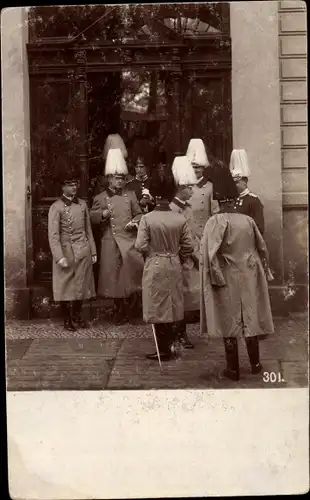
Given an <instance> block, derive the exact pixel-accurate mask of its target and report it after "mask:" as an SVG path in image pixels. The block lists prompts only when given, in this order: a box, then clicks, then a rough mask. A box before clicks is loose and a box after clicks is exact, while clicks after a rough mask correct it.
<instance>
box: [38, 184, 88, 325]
mask: <svg viewBox="0 0 310 500" xmlns="http://www.w3.org/2000/svg"><path fill="white" fill-rule="evenodd" d="M61 184H62V192H63V194H62V196H61V197H60V198H59V199H58V200H57V201H55V203H53V205H52V206H51V207H50V209H49V213H48V239H49V245H50V248H51V252H52V256H53V295H54V300H55V301H57V302H58V301H59V302H60V304H61V307H62V313H63V316H64V326H65V328H66V329H67V330H70V331H74V330H75V329H76V327H85V326H87V324H86V323H85V321H83V319H82V317H81V309H82V303H83V300H85V299H90V298H92V297H94V296H95V284H94V276H93V267H92V266H93V264H94V263H95V262H96V258H97V257H96V247H95V243H94V238H93V234H92V229H91V224H90V219H89V213H88V208H87V205H86V202H85V201H84V200H82V199H81V198H78V197H77V196H76V193H77V180H76V178H74V177H73V176H69V175H67V176H66V175H65V176H64V177H63V179H62V180H61Z"/></svg>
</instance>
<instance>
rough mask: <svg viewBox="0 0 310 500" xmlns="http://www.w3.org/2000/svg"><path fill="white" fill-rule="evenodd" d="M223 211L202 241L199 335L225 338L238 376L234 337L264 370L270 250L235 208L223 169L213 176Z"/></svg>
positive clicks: (256, 369)
mask: <svg viewBox="0 0 310 500" xmlns="http://www.w3.org/2000/svg"><path fill="white" fill-rule="evenodd" d="M212 182H213V187H214V196H216V197H217V199H218V200H219V202H220V207H221V210H220V212H219V213H217V214H215V215H213V216H212V217H210V219H209V220H208V222H207V224H206V226H205V229H204V232H203V236H202V239H201V246H200V249H201V260H200V278H201V311H200V327H201V333H202V334H203V333H208V335H209V336H210V337H220V338H221V337H223V340H224V347H225V354H226V362H227V368H226V370H224V372H223V375H224V376H225V377H227V378H229V379H232V380H239V378H240V370H239V357H238V338H239V339H240V338H243V339H244V340H245V343H246V347H247V351H248V356H249V361H250V364H251V371H252V373H253V374H258V373H261V372H262V369H263V368H262V365H261V363H260V356H259V343H258V341H259V338H260V337H262V336H263V337H265V336H266V335H269V334H272V333H273V332H274V326H273V320H272V314H271V308H270V300H269V293H268V284H267V278H268V251H267V247H266V244H265V242H264V239H263V237H262V235H261V233H260V231H259V229H258V227H257V225H256V224H255V221H254V220H253V218H251V217H249V216H247V215H244V214H241V213H238V212H237V211H236V210H235V209H234V204H235V200H236V198H237V196H238V193H237V189H236V186H235V183H234V181H233V178H232V176H231V173H230V171H229V169H228V168H227V167H222V168H220V167H219V168H215V169H214V172H213V174H212Z"/></svg>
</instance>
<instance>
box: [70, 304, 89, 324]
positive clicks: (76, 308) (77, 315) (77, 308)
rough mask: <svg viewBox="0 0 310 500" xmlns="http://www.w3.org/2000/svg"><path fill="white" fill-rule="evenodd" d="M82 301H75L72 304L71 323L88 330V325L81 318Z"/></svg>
mask: <svg viewBox="0 0 310 500" xmlns="http://www.w3.org/2000/svg"><path fill="white" fill-rule="evenodd" d="M82 306H83V301H82V300H75V301H74V302H73V303H72V310H73V322H74V323H75V324H76V326H77V327H78V328H88V326H89V325H88V323H87V321H85V320H84V319H83V318H82Z"/></svg>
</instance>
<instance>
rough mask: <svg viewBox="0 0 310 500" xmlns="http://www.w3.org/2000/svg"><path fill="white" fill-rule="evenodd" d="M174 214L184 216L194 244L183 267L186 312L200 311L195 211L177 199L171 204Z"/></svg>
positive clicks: (198, 242)
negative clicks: (191, 252)
mask: <svg viewBox="0 0 310 500" xmlns="http://www.w3.org/2000/svg"><path fill="white" fill-rule="evenodd" d="M170 208H171V210H172V211H173V212H176V213H180V214H182V215H183V216H184V217H185V219H186V221H187V224H188V228H189V230H190V233H191V238H192V243H193V247H194V250H193V256H191V257H189V258H188V259H186V261H185V262H184V263H183V265H182V271H183V293H184V311H185V312H190V311H199V309H200V277H199V267H198V265H199V257H200V238H199V236H198V234H199V231H198V228H197V227H196V223H195V220H194V216H193V211H192V208H191V205H190V204H189V203H185V204H182V203H180V201H179V200H178V199H176V198H174V199H173V200H172V202H171V203H170ZM193 257H194V258H193Z"/></svg>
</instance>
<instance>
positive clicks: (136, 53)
mask: <svg viewBox="0 0 310 500" xmlns="http://www.w3.org/2000/svg"><path fill="white" fill-rule="evenodd" d="M29 40H30V43H29V44H28V60H29V73H30V105H31V162H32V207H33V208H32V210H33V260H34V270H33V271H34V272H33V278H34V283H35V284H44V286H45V285H46V286H48V287H49V288H51V272H52V259H51V253H50V250H49V245H48V237H47V214H48V210H49V207H50V205H51V204H52V203H53V201H54V200H55V199H56V198H57V197H58V196H59V194H60V186H59V184H58V183H57V176H58V173H59V172H61V171H63V170H64V169H66V168H68V166H69V165H70V166H72V165H74V166H75V167H76V169H77V171H78V174H79V178H80V190H79V194H80V196H82V197H84V198H85V199H87V197H88V194H89V187H90V182H89V181H90V179H89V178H90V177H92V176H94V175H97V174H98V173H100V171H102V170H103V162H102V159H101V158H100V153H101V152H102V149H103V145H104V141H105V139H106V135H107V133H108V130H109V122H110V120H111V119H112V117H113V120H114V119H115V113H118V114H119V116H118V121H119V125H120V127H121V130H120V132H121V133H122V134H123V136H124V139H125V142H127V144H128V149H129V150H130V159H131V157H132V158H134V153H136V152H135V149H136V146H135V142H139V141H136V139H139V140H141V141H142V142H143V144H144V146H145V148H146V150H147V149H152V151H153V152H156V151H157V150H158V149H159V147H162V148H163V149H164V150H165V151H166V153H167V160H168V162H169V163H171V162H172V160H173V157H174V154H175V153H176V152H180V151H183V152H184V153H185V151H186V148H187V145H188V142H189V140H190V138H191V137H201V138H202V139H203V140H204V142H205V144H206V146H207V150H208V153H209V155H211V156H214V157H216V158H219V159H221V160H224V161H225V162H228V160H229V154H230V149H231V103H230V68H231V54H230V35H229V5H228V3H226V2H218V3H212V2H211V3H210V2H208V3H201V4H194V3H189V4H179V5H177V6H175V5H173V4H156V5H155V4H154V5H147V4H145V5H142V4H141V5H129V4H128V5H123V6H122V5H119V6H118V5H115V6H91V5H89V6H70V7H65V8H64V7H57V6H56V7H55V6H54V7H35V8H32V9H30V16H29ZM141 75H142V78H141ZM126 78H127V90H128V89H129V94H130V92H131V90H133V94H134V95H133V96H131V97H130V95H129V94H128V93H127V97H128V96H129V98H128V99H127V101H126V91H125V92H124V88H122V85H123V84H124V82H125V80H126ZM113 79H114V80H115V81H114V83H111V82H112V80H113ZM98 81H99V82H100V85H98V84H97V83H96V82H98ZM143 88H148V91H147V95H146V96H143V95H142V96H141V89H143ZM111 89H112V94H113V95H111ZM130 89H131V90H130ZM125 90H126V89H125ZM139 93H140V96H139V99H138V100H139V102H138V108H139V109H134V106H132V104H133V101H134V103H135V104H137V99H136V97H137V95H138V94H139ZM132 97H133V99H132ZM88 98H89V107H88ZM114 101H115V102H114ZM108 108H111V113H110V114H111V116H110V114H109V112H108ZM116 121H117V120H116ZM88 129H89V130H88ZM144 146H143V147H144ZM149 146H150V147H149ZM139 147H140V146H139ZM139 147H138V146H137V149H139ZM154 156H155V155H154V154H153V153H152V154H150V160H149V161H150V163H154Z"/></svg>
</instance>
